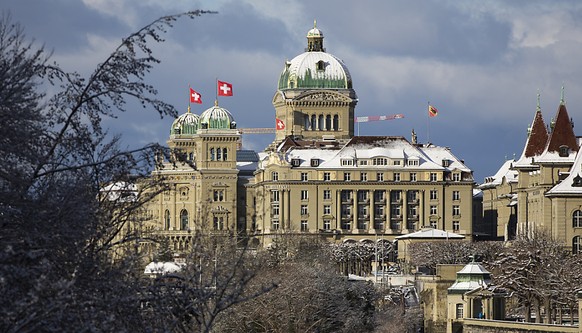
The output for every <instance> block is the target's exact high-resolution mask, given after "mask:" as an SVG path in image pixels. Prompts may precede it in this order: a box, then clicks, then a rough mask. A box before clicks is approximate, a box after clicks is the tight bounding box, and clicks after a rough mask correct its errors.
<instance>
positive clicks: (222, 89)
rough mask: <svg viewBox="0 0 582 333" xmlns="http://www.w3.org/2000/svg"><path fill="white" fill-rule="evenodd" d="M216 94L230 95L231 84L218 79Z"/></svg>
mask: <svg viewBox="0 0 582 333" xmlns="http://www.w3.org/2000/svg"><path fill="white" fill-rule="evenodd" d="M217 89H218V96H232V84H230V83H228V82H224V81H218V87H217Z"/></svg>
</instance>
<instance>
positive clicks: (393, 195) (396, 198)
mask: <svg viewBox="0 0 582 333" xmlns="http://www.w3.org/2000/svg"><path fill="white" fill-rule="evenodd" d="M390 201H391V202H392V203H400V202H401V201H402V191H390Z"/></svg>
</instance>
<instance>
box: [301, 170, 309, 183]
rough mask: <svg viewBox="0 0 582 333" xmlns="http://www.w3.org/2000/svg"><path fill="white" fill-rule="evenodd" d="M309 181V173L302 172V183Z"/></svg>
mask: <svg viewBox="0 0 582 333" xmlns="http://www.w3.org/2000/svg"><path fill="white" fill-rule="evenodd" d="M307 180H308V178H307V172H302V173H301V181H303V182H306V181H307Z"/></svg>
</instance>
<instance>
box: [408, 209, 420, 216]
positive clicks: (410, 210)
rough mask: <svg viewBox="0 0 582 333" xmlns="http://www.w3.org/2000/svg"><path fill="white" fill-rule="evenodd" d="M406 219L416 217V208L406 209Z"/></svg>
mask: <svg viewBox="0 0 582 333" xmlns="http://www.w3.org/2000/svg"><path fill="white" fill-rule="evenodd" d="M408 217H410V218H416V217H418V206H409V207H408Z"/></svg>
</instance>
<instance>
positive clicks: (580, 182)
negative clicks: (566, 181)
mask: <svg viewBox="0 0 582 333" xmlns="http://www.w3.org/2000/svg"><path fill="white" fill-rule="evenodd" d="M572 186H573V187H582V177H580V175H576V177H574V180H573V181H572Z"/></svg>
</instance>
